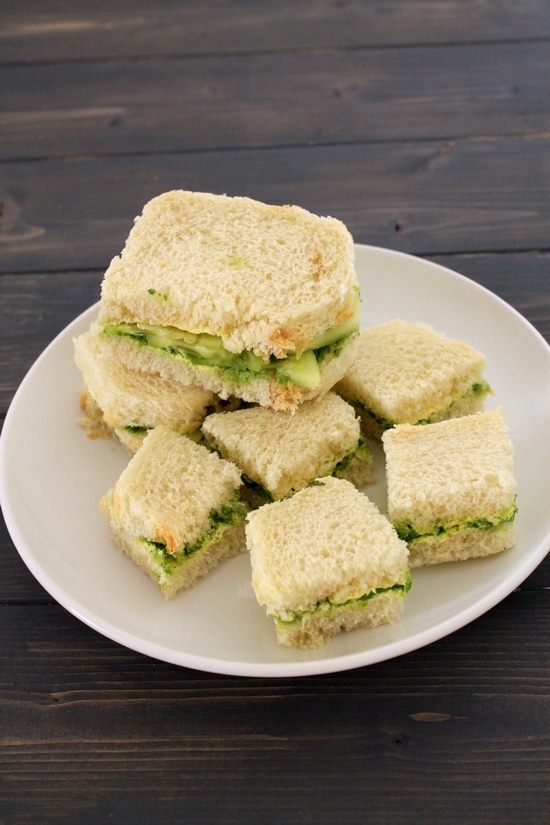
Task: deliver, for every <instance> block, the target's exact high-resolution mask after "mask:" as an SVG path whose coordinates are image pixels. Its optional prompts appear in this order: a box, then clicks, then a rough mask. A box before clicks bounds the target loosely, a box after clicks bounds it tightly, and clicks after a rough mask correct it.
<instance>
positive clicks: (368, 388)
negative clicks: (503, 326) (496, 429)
mask: <svg viewBox="0 0 550 825" xmlns="http://www.w3.org/2000/svg"><path fill="white" fill-rule="evenodd" d="M484 367H485V357H484V355H483V354H482V353H481V352H478V351H477V350H476V349H474V348H473V347H471V346H470V345H469V344H467V343H465V342H464V341H453V340H451V339H449V338H446V337H445V336H444V335H441V334H440V333H438V332H435V330H433V329H432V327H430V326H428V325H427V324H413V323H409V322H407V321H402V320H395V321H389V322H388V323H386V324H380V325H378V326H374V327H371V328H370V329H367V330H365V331H364V332H362V333H361V336H360V338H359V343H358V345H357V350H356V354H355V360H354V363H353V364H352V366H351V367H350V369H349V370H348V372H347V373H346V375H345V376H344V378H343V379H342V380H341V381H340V382H339V383H338V384H337V385H336V387H335V389H336V391H337V392H339V393H340V394H341V395H342V396H343V397H344V398H346V399H348V400H349V401H352V402H359V403H360V404H362V405H363V406H364V407H365V408H366V409H367V410H369V411H371V412H373V413H375V415H377V416H379V417H381V418H384V419H386V420H387V421H390V422H392V423H394V424H405V423H407V424H415V423H416V422H417V421H421V420H423V419H425V418H429V417H430V416H431V415H432V414H433V413H435V412H439V411H440V410H443V409H445V408H446V407H448V406H449V405H450V404H452V403H453V402H454V401H456V400H457V399H459V398H460V397H461V396H463V395H464V394H465V393H466V392H468V390H470V389H471V388H472V386H473V385H474V384H475V383H477V382H479V381H480V380H481V374H482V372H483V369H484Z"/></svg>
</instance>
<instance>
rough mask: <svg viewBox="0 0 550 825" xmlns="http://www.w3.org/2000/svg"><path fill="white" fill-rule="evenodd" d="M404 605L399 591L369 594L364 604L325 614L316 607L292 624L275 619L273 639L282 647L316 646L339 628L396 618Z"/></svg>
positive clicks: (372, 623) (313, 647) (332, 635)
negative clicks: (376, 594) (370, 597)
mask: <svg viewBox="0 0 550 825" xmlns="http://www.w3.org/2000/svg"><path fill="white" fill-rule="evenodd" d="M404 605H405V596H404V594H403V592H400V593H395V592H390V593H380V594H379V595H378V596H373V597H372V599H369V601H367V602H366V603H365V604H361V603H355V604H349V605H345V606H341V607H337V608H333V609H332V610H331V611H330V612H328V613H327V612H323V611H320V610H317V611H315V612H314V613H308V614H306V615H305V616H304V617H303V618H302V619H301V620H300V621H299V622H295V623H293V624H286V625H285V624H280V623H277V622H276V623H275V631H276V633H277V641H278V642H279V644H282V645H284V646H285V647H293V648H299V649H301V650H310V649H315V648H319V647H321V646H322V645H324V644H326V642H328V641H329V640H330V639H332V638H333V637H334V636H337V635H338V634H339V633H341V632H342V631H349V630H358V629H359V628H363V627H378V626H379V625H381V624H391V623H392V622H395V621H397V619H399V618H400V616H401V614H402V613H403V608H404Z"/></svg>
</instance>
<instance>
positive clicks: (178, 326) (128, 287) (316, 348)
mask: <svg viewBox="0 0 550 825" xmlns="http://www.w3.org/2000/svg"><path fill="white" fill-rule="evenodd" d="M101 294H102V302H101V303H102V308H101V316H100V322H101V327H102V330H103V331H104V333H105V334H106V335H111V336H112V337H113V338H114V340H115V341H116V343H117V357H118V358H119V360H122V361H124V363H125V364H126V365H127V366H130V367H132V368H139V369H141V370H143V371H146V372H154V373H158V374H160V375H162V376H163V377H165V378H166V379H167V380H170V381H177V382H178V383H180V384H196V385H198V386H201V387H203V388H204V389H206V390H211V391H213V392H216V393H218V394H219V395H220V396H221V397H222V398H228V397H229V396H236V397H238V398H241V399H244V400H245V401H250V402H254V403H259V404H262V405H263V406H266V407H272V408H273V409H278V410H294V409H295V408H296V407H297V406H298V404H300V403H301V402H302V401H305V400H308V399H311V398H314V397H317V396H319V395H323V394H324V393H325V392H327V391H328V390H329V389H330V388H331V387H332V386H333V385H334V384H335V383H336V381H338V380H339V379H340V378H342V376H343V375H344V373H345V372H346V370H347V368H348V367H349V365H350V363H351V360H352V358H353V351H352V350H353V344H354V343H355V339H356V337H357V331H358V329H359V320H360V314H361V302H360V298H359V288H358V284H357V276H356V274H355V269H354V247H353V240H352V237H351V235H350V234H349V232H348V231H347V229H346V227H345V226H344V224H343V223H341V221H338V220H336V219H334V218H322V217H319V216H317V215H312V214H311V213H310V212H307V211H306V210H305V209H301V208H300V207H298V206H268V205H267V204H264V203H260V202H259V201H254V200H251V199H250V198H230V197H227V196H225V195H211V194H207V193H204V192H185V191H173V192H166V193H164V194H163V195H160V196H159V197H157V198H154V199H153V200H152V201H150V202H149V203H148V204H146V206H145V207H144V209H143V214H142V215H141V216H140V217H139V218H137V219H136V222H135V224H134V227H133V229H132V231H131V232H130V235H129V237H128V240H127V241H126V245H125V247H124V250H123V252H122V253H121V255H120V256H119V257H116V258H114V259H113V260H112V262H111V264H110V266H109V268H108V270H107V272H106V273H105V277H104V279H103V284H102V292H101Z"/></svg>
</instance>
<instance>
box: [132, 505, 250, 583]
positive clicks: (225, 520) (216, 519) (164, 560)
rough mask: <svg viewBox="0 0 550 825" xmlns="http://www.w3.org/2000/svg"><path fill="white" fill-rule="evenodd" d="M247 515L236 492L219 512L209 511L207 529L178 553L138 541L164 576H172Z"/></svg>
mask: <svg viewBox="0 0 550 825" xmlns="http://www.w3.org/2000/svg"><path fill="white" fill-rule="evenodd" d="M247 513H248V507H247V506H246V504H245V503H244V502H243V501H241V498H240V496H239V492H238V491H237V492H236V493H235V494H234V495H233V496H232V497H231V498H230V499H229V501H228V502H227V504H226V505H224V506H223V507H221V508H220V509H219V510H211V511H210V514H209V517H208V527H207V528H206V530H205V531H204V533H203V534H202V535H201V536H200V537H199V538H198V539H197V541H195V542H194V543H193V544H189V545H185V547H184V548H183V550H182V551H181V552H180V553H169V552H168V551H167V549H166V544H164V543H163V542H159V541H151V540H150V539H147V538H145V536H140V540H141V541H143V542H145V544H147V546H148V547H149V549H150V552H151V555H152V556H153V559H154V560H155V561H156V562H157V564H158V565H159V567H161V568H162V570H163V571H164V573H165V574H166V576H171V575H173V574H174V573H175V572H176V570H178V569H179V568H180V567H181V566H182V564H185V562H186V561H188V560H189V559H190V558H191V556H194V555H196V554H197V553H199V552H200V551H201V550H205V549H206V548H207V547H210V545H212V544H216V542H218V541H219V540H220V539H221V537H222V535H223V533H225V531H226V530H227V529H228V528H229V527H234V526H235V525H236V524H238V523H239V522H240V521H242V520H243V519H244V517H245V516H246V514H247Z"/></svg>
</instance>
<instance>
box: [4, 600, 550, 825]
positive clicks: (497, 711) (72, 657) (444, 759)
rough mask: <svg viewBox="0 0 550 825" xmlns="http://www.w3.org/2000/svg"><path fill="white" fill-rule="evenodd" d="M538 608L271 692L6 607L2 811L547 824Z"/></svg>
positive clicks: (83, 816) (543, 634)
mask: <svg viewBox="0 0 550 825" xmlns="http://www.w3.org/2000/svg"><path fill="white" fill-rule="evenodd" d="M549 599H550V595H549V594H548V593H540V594H513V595H512V596H510V597H509V598H508V599H507V600H506V601H505V602H504V603H503V604H502V605H501V606H499V607H497V608H495V609H493V610H492V611H491V612H490V613H488V614H487V615H485V616H483V617H482V618H480V619H479V620H477V621H476V622H475V623H474V624H472V625H470V626H468V627H466V628H464V629H462V630H461V631H459V632H458V633H455V634H453V635H452V636H450V637H448V638H446V639H443V640H441V641H440V642H437V643H435V644H433V645H431V646H430V647H428V648H425V649H423V650H419V651H416V652H414V653H412V654H409V655H408V656H405V657H402V658H400V659H396V660H393V661H389V662H385V663H382V664H379V665H375V666H373V667H371V668H364V669H361V670H357V671H352V672H349V673H342V674H334V675H327V676H321V677H317V678H309V679H300V680H290V679H276V680H269V681H268V680H255V679H239V678H227V677H223V676H212V675H208V674H199V673H193V672H191V671H187V670H185V669H178V668H176V667H173V666H171V665H166V664H163V663H159V662H154V661H152V660H150V659H147V658H145V657H142V656H138V655H137V654H134V653H132V652H130V651H126V650H124V649H123V648H120V647H119V646H117V645H115V644H114V643H112V642H110V641H108V640H106V639H103V638H102V637H100V636H99V635H97V634H94V633H93V631H91V630H90V629H88V628H86V627H84V626H83V625H81V624H79V623H78V622H77V621H76V620H75V619H73V618H72V617H70V616H69V615H68V614H66V613H65V612H64V611H62V610H61V609H60V608H57V607H55V606H53V607H48V606H42V607H36V608H30V607H28V606H26V607H24V608H18V607H13V606H12V607H9V608H0V615H1V617H2V621H1V622H0V640H1V641H0V651H2V668H1V669H0V674H1V677H0V678H1V683H2V689H3V690H2V692H3V701H2V705H1V712H2V717H3V720H2V721H3V724H2V732H1V744H2V748H1V751H0V770H1V775H2V780H3V781H2V784H1V785H0V801H2V803H3V807H2V810H3V813H4V817H5V818H6V819H7V821H9V822H10V825H11V823H12V822H14V823H18V822H20V823H23V822H25V823H27V822H31V821H32V822H34V821H36V822H39V821H48V822H60V823H67V825H68V823H69V822H71V823H76V825H78V824H79V823H82V824H83V825H84V823H91V822H92V821H93V817H94V816H95V817H96V819H95V821H103V820H104V819H105V821H107V814H108V813H109V812H110V813H112V814H113V815H114V816H115V817H120V816H122V817H123V819H121V820H120V821H125V822H130V821H131V822H132V823H144V824H145V823H146V822H147V823H150V822H159V823H160V822H161V821H165V820H166V818H168V819H170V817H172V821H174V814H175V813H179V815H180V817H183V818H184V819H185V821H192V822H194V823H195V822H197V823H211V822H212V821H214V819H218V818H220V820H221V821H223V822H228V823H242V822H243V821H245V820H247V821H254V822H261V823H264V822H265V823H271V822H274V821H277V823H283V824H284V825H286V823H295V822H304V823H313V822H318V823H321V824H322V825H324V824H325V823H327V825H328V823H333V822H334V821H335V819H336V818H345V819H346V821H349V822H351V823H360V822H364V817H365V812H366V811H368V813H369V818H370V819H371V820H372V821H374V822H383V821H384V822H387V821H391V822H397V823H410V822H411V821H415V822H417V821H418V822H426V823H427V822H436V821H445V823H452V824H453V825H454V823H457V825H458V823H460V825H463V823H464V822H468V823H470V822H472V823H482V822H483V823H495V825H496V823H498V824H499V825H501V823H503V822H505V823H512V822H514V823H515V822H523V821H531V822H536V823H540V825H542V822H543V821H544V819H543V818H541V817H543V815H544V814H545V813H546V811H547V808H546V805H547V804H548V801H549V798H548V786H547V772H548V759H549V756H550V741H549V740H550V735H549V730H550V728H549V723H550V715H549V714H550V709H549V705H548V701H547V693H548V684H549V679H550V665H549V662H550V656H549V654H550V641H549V639H550V634H549V633H548V630H549V627H548V623H549V616H550V611H549V609H548V608H549V607H550V603H549ZM8 651H9V653H8ZM503 774H505V775H506V782H502V781H501V780H500V777H501V776H502V775H503ZM84 776H85V777H86V779H85V793H83V781H84V780H83V777H84ZM260 776H261V782H259V781H258V777H260ZM428 777H429V779H428ZM427 782H429V788H430V791H429V793H428V794H427V793H426V783H427ZM495 783H496V786H495ZM283 787H284V788H286V789H287V792H286V793H285V794H281V788H283ZM496 787H498V793H496V794H495V789H496ZM329 790H330V792H329ZM60 800H61V803H60ZM153 802H154V805H153ZM60 804H61V806H60ZM472 806H473V807H472ZM415 811H418V816H414V813H415ZM275 812H276V813H275ZM104 814H105V816H104ZM98 815H99V819H98ZM25 817H26V818H25ZM151 817H152V818H151ZM442 817H443V819H442ZM529 817H530V818H529ZM412 818H413V820H412Z"/></svg>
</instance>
